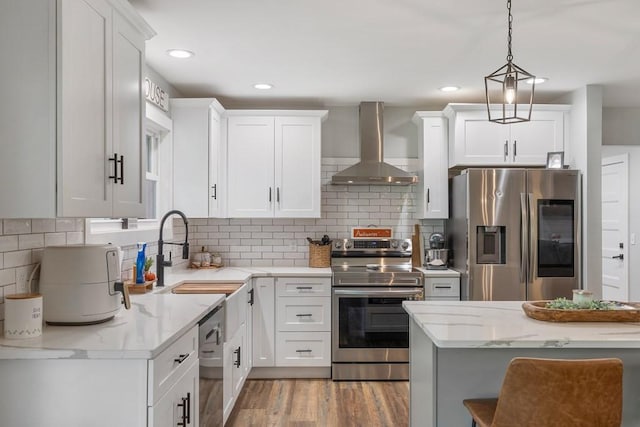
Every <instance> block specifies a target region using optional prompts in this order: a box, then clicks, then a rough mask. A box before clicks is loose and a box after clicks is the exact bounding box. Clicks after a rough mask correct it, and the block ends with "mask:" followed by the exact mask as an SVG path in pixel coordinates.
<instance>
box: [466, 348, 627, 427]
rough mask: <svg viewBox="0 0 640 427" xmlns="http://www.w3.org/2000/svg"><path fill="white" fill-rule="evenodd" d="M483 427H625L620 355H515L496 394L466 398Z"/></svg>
mask: <svg viewBox="0 0 640 427" xmlns="http://www.w3.org/2000/svg"><path fill="white" fill-rule="evenodd" d="M463 403H464V405H465V406H466V407H467V409H468V410H469V412H470V413H471V416H472V418H473V422H472V424H471V425H472V426H474V427H475V426H480V427H514V426H518V427H558V426H562V427H574V426H575V427H620V424H621V422H622V361H621V360H620V359H615V358H611V359H584V360H568V359H564V360H562V359H535V358H523V357H516V358H514V359H513V360H512V361H511V363H510V364H509V367H508V368H507V372H506V375H505V378H504V381H503V382H502V388H501V389H500V395H499V396H498V398H497V399H466V400H464V401H463Z"/></svg>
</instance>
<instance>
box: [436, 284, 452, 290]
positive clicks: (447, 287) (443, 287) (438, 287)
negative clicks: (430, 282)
mask: <svg viewBox="0 0 640 427" xmlns="http://www.w3.org/2000/svg"><path fill="white" fill-rule="evenodd" d="M435 288H436V289H451V285H449V286H438V285H436V286H435Z"/></svg>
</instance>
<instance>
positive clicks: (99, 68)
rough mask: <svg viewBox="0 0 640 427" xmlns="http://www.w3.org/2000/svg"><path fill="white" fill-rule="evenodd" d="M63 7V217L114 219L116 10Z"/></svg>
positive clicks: (88, 3)
mask: <svg viewBox="0 0 640 427" xmlns="http://www.w3.org/2000/svg"><path fill="white" fill-rule="evenodd" d="M60 7H61V10H60V16H59V20H60V21H61V25H60V39H59V40H60V41H59V57H58V61H59V64H58V67H59V69H60V70H61V72H60V73H59V77H58V84H59V87H58V96H59V103H60V104H59V105H60V107H61V108H60V109H59V111H58V124H59V126H60V129H59V132H60V133H59V134H60V140H59V146H58V150H59V153H58V161H59V163H58V216H67V217H68V216H72V217H74V216H75V217H110V216H112V206H113V205H112V201H111V200H112V194H113V185H114V184H112V182H113V180H112V179H111V180H110V179H109V178H108V177H109V176H113V174H114V168H115V167H116V166H117V165H116V164H115V162H114V161H113V160H112V161H109V160H108V158H109V157H111V156H112V155H113V145H112V135H111V130H112V118H113V116H112V114H111V110H112V104H111V102H112V97H111V94H112V86H111V81H112V71H113V70H112V67H111V65H112V57H111V55H112V18H111V16H112V11H111V8H110V6H109V4H108V3H106V2H105V1H103V0H84V1H63V2H60Z"/></svg>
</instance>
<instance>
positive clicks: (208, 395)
mask: <svg viewBox="0 0 640 427" xmlns="http://www.w3.org/2000/svg"><path fill="white" fill-rule="evenodd" d="M199 325H200V330H199V336H200V337H199V357H200V425H201V426H207V427H222V425H223V401H222V369H223V368H222V367H223V358H222V346H223V343H224V306H222V305H220V306H218V307H216V308H215V309H213V310H212V311H211V312H210V313H209V314H207V315H206V316H205V317H204V318H203V319H202V320H201V321H200V323H199Z"/></svg>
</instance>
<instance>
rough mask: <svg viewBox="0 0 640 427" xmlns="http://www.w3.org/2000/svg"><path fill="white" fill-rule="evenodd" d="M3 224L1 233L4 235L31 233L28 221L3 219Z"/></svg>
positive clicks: (29, 221)
mask: <svg viewBox="0 0 640 427" xmlns="http://www.w3.org/2000/svg"><path fill="white" fill-rule="evenodd" d="M3 222H4V226H3V233H4V234H5V235H9V234H28V233H31V220H30V219H5V220H4V221H3Z"/></svg>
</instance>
